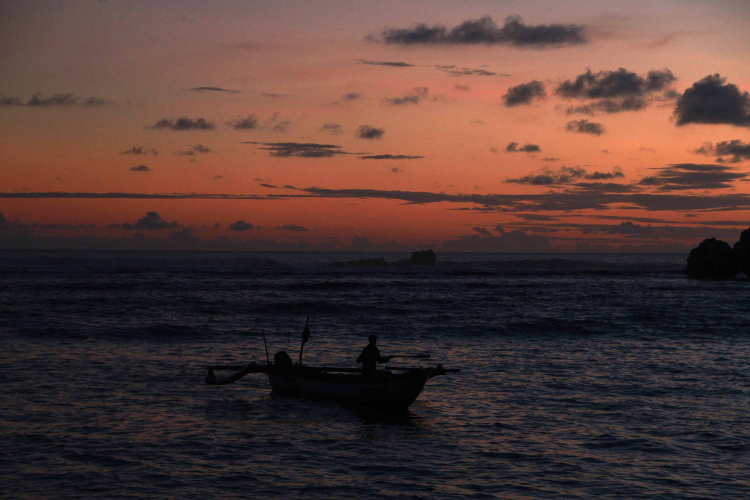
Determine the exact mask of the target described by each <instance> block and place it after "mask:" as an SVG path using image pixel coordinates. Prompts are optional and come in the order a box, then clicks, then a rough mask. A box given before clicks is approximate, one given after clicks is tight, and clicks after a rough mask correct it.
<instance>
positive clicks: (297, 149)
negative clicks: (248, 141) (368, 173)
mask: <svg viewBox="0 0 750 500" xmlns="http://www.w3.org/2000/svg"><path fill="white" fill-rule="evenodd" d="M263 146H264V147H262V148H260V149H265V150H267V151H270V153H269V156H276V157H278V158H289V157H293V156H294V157H298V158H331V157H333V156H335V155H345V154H353V153H347V152H345V151H342V150H341V146H336V145H335V144H317V143H312V142H264V143H263Z"/></svg>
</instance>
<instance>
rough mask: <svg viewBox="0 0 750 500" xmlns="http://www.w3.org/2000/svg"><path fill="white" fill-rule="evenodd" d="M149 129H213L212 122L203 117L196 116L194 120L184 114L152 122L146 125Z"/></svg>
mask: <svg viewBox="0 0 750 500" xmlns="http://www.w3.org/2000/svg"><path fill="white" fill-rule="evenodd" d="M146 128H148V129H151V130H177V131H184V130H213V129H214V123H213V122H209V121H206V120H205V119H204V118H196V119H195V120H193V119H191V118H188V117H186V116H183V117H181V118H177V119H176V120H170V119H168V118H163V119H161V120H159V121H158V122H156V123H155V124H153V125H152V126H150V127H146Z"/></svg>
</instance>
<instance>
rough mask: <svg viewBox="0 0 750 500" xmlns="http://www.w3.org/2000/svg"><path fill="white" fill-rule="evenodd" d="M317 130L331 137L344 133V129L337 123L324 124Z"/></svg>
mask: <svg viewBox="0 0 750 500" xmlns="http://www.w3.org/2000/svg"><path fill="white" fill-rule="evenodd" d="M319 130H320V132H327V133H329V134H331V135H341V134H343V133H344V129H343V128H342V127H341V125H339V124H338V123H325V124H323V126H322V127H320V129H319Z"/></svg>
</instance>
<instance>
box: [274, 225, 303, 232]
mask: <svg viewBox="0 0 750 500" xmlns="http://www.w3.org/2000/svg"><path fill="white" fill-rule="evenodd" d="M276 229H282V230H284V231H307V228H305V227H302V226H298V225H297V224H284V225H283V226H276Z"/></svg>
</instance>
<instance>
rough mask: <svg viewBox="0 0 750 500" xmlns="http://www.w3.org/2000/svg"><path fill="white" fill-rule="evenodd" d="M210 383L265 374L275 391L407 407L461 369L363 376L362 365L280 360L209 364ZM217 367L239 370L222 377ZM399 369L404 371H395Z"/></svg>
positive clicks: (436, 368)
mask: <svg viewBox="0 0 750 500" xmlns="http://www.w3.org/2000/svg"><path fill="white" fill-rule="evenodd" d="M207 368H208V377H206V383H208V384H212V385H225V384H231V383H233V382H235V381H237V380H239V379H240V378H242V377H244V376H245V375H247V374H249V373H265V374H266V375H267V376H268V381H269V382H270V384H271V388H272V390H273V391H274V392H276V393H279V394H287V395H292V396H299V397H304V398H311V399H319V400H325V401H335V402H339V403H349V404H355V405H362V406H371V407H376V408H379V409H385V408H387V409H393V410H405V409H406V408H408V407H409V405H411V404H412V403H413V402H414V400H416V399H417V396H419V394H420V393H421V392H422V389H423V388H424V385H425V383H426V382H427V381H428V380H429V379H431V378H433V377H437V376H438V375H445V374H446V373H456V372H459V370H458V369H445V368H443V366H442V365H437V366H435V367H428V368H422V367H419V368H391V369H390V370H378V371H376V372H375V373H374V374H372V375H362V370H361V369H359V368H335V367H332V368H329V367H313V366H306V365H299V364H298V365H294V366H283V367H282V366H278V364H277V363H274V364H270V363H269V364H268V365H260V364H257V363H248V364H247V365H245V366H243V367H240V366H221V365H220V366H209V367H207ZM214 370H236V371H235V372H234V373H233V374H231V375H229V376H228V377H223V378H219V377H216V375H215V374H214ZM394 371H399V372H401V373H393V372H394Z"/></svg>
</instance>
